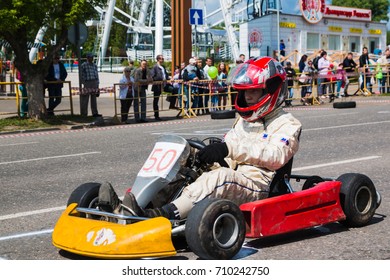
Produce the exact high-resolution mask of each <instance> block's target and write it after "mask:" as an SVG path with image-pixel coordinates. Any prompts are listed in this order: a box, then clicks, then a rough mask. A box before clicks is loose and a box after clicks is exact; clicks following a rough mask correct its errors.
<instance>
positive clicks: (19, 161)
mask: <svg viewBox="0 0 390 280" xmlns="http://www.w3.org/2000/svg"><path fill="white" fill-rule="evenodd" d="M93 154H101V152H89V153H81V154H70V155H61V156H52V157H42V158H31V159H22V160H15V161H5V162H0V165H6V164H12V163H22V162H30V161H38V160H46V159H55V158H66V157H78V156H85V155H93Z"/></svg>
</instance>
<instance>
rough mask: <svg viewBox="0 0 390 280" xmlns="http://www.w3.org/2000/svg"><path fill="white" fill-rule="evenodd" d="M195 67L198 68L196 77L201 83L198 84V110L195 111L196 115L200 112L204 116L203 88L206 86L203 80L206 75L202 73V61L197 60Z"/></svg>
mask: <svg viewBox="0 0 390 280" xmlns="http://www.w3.org/2000/svg"><path fill="white" fill-rule="evenodd" d="M197 67H198V77H199V81H201V82H200V83H199V84H198V109H197V113H196V114H197V115H199V114H200V112H202V114H203V115H205V114H206V108H205V107H204V102H203V100H204V98H203V96H204V91H205V88H206V87H207V88H208V86H207V84H205V80H206V74H205V73H204V71H203V65H202V60H201V59H198V62H197Z"/></svg>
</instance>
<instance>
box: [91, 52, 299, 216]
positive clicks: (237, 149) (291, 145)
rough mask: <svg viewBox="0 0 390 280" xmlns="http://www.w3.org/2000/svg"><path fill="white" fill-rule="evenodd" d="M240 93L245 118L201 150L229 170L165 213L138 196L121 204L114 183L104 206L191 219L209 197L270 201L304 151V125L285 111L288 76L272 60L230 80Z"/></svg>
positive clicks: (207, 175) (204, 179) (248, 65)
mask: <svg viewBox="0 0 390 280" xmlns="http://www.w3.org/2000/svg"><path fill="white" fill-rule="evenodd" d="M228 80H230V81H231V85H232V86H233V87H234V88H235V89H236V90H238V97H237V104H236V110H237V112H238V113H239V114H240V117H239V118H238V119H237V120H236V122H235V123H234V125H233V128H231V129H230V131H229V132H228V133H227V134H226V135H225V137H224V141H223V142H221V143H213V144H210V145H208V146H206V147H205V148H203V149H202V150H200V151H199V153H198V155H199V158H200V160H201V161H202V162H205V163H210V164H213V163H216V162H221V161H223V160H225V161H226V163H227V164H228V167H220V166H219V165H214V166H215V169H213V170H212V171H209V172H204V173H203V174H202V175H201V176H200V177H199V178H198V179H197V180H196V181H195V182H194V183H192V184H190V185H188V186H187V187H186V188H184V190H183V192H182V194H181V195H180V196H179V197H178V198H177V199H175V200H174V201H172V202H171V203H169V204H166V205H164V206H162V207H161V208H154V209H144V208H142V207H140V206H139V205H138V203H137V201H136V199H135V196H134V194H133V193H132V192H131V191H130V190H129V191H127V192H126V194H125V197H124V200H123V202H122V201H120V200H119V198H118V196H117V194H116V193H115V191H114V189H113V187H112V186H111V184H110V183H103V184H102V185H101V187H100V189H99V202H98V204H99V206H100V207H101V208H104V209H107V210H106V211H113V212H115V213H121V212H122V213H124V214H127V215H129V214H128V213H129V212H131V211H132V212H133V215H134V214H135V215H137V216H142V217H150V218H151V217H157V216H163V217H166V218H168V219H175V220H176V219H177V220H180V219H185V218H186V217H187V216H188V213H189V212H190V211H191V209H192V208H193V207H194V205H195V204H196V203H199V202H200V201H202V200H204V199H206V198H223V199H229V200H231V201H232V202H233V203H235V204H236V205H241V204H243V203H247V202H251V201H256V200H259V199H265V198H267V197H268V196H269V186H270V182H271V181H272V178H273V177H274V175H275V173H276V171H277V170H278V169H280V168H281V167H283V166H284V165H286V164H287V163H288V162H289V161H290V159H291V158H292V157H293V156H294V155H295V154H296V152H297V151H298V148H299V134H300V131H301V127H302V125H301V123H300V122H299V121H298V120H297V119H296V118H294V117H293V116H292V115H291V114H290V113H287V112H285V111H283V109H282V108H281V107H280V106H281V105H282V104H283V102H284V99H285V98H286V96H287V84H286V73H285V71H284V69H283V67H282V66H281V65H280V64H279V63H278V62H277V61H276V60H274V59H272V58H270V57H262V58H256V59H249V60H248V61H247V62H245V63H243V64H241V65H240V66H238V67H237V71H234V72H232V73H231V76H230V75H229V79H228Z"/></svg>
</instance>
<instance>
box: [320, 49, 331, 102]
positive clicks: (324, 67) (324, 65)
mask: <svg viewBox="0 0 390 280" xmlns="http://www.w3.org/2000/svg"><path fill="white" fill-rule="evenodd" d="M327 56H328V53H327V52H326V51H323V52H322V53H321V58H320V59H319V60H318V78H319V88H318V89H319V91H318V97H319V98H322V99H325V98H326V88H327V87H328V84H327V82H328V79H327V76H328V72H329V70H330V62H329V60H328V59H327ZM320 101H321V100H320Z"/></svg>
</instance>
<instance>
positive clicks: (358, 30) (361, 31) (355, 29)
mask: <svg viewBox="0 0 390 280" xmlns="http://www.w3.org/2000/svg"><path fill="white" fill-rule="evenodd" d="M349 32H351V33H363V29H361V28H350V29H349Z"/></svg>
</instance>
